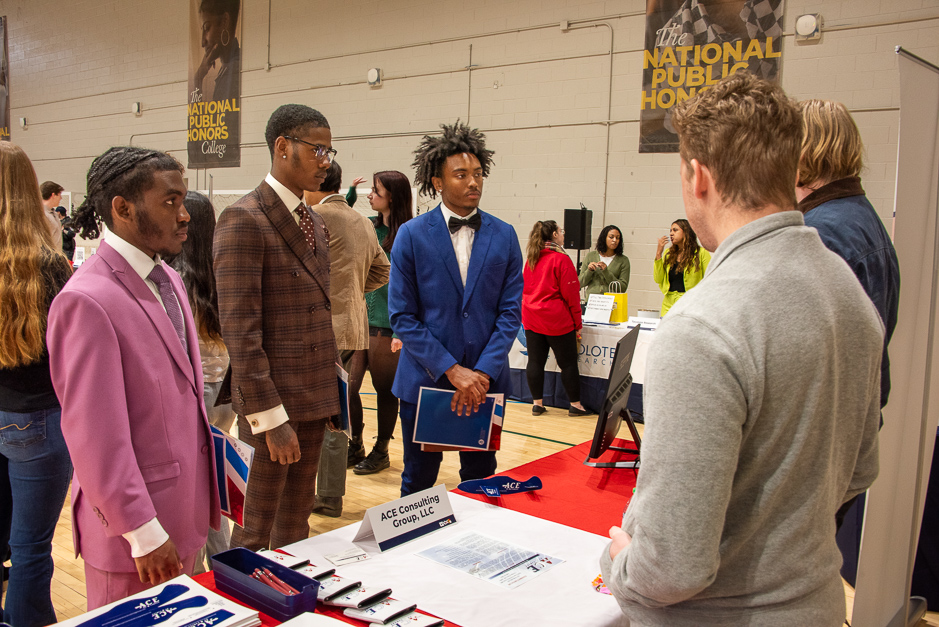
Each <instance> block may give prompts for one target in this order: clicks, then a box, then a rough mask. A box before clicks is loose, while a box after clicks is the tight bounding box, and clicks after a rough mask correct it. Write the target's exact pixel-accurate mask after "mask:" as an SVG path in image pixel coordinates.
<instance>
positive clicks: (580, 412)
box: [567, 405, 590, 416]
mask: <svg viewBox="0 0 939 627" xmlns="http://www.w3.org/2000/svg"><path fill="white" fill-rule="evenodd" d="M567 415H568V416H589V415H590V412H589V411H587V410H586V409H578V408H577V407H574V406H573V405H571V408H570V409H569V410H567Z"/></svg>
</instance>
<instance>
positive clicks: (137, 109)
mask: <svg viewBox="0 0 939 627" xmlns="http://www.w3.org/2000/svg"><path fill="white" fill-rule="evenodd" d="M130 112H131V113H133V114H134V115H140V103H139V102H132V103H131V105H130Z"/></svg>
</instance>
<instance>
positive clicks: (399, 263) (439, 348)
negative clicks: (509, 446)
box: [388, 122, 522, 496]
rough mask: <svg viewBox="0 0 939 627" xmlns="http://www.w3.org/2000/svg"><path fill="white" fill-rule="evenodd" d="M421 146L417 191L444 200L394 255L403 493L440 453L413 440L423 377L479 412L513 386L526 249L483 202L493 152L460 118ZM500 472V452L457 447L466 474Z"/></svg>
mask: <svg viewBox="0 0 939 627" xmlns="http://www.w3.org/2000/svg"><path fill="white" fill-rule="evenodd" d="M441 129H442V130H443V134H442V135H440V136H437V137H431V136H425V137H424V139H423V140H422V141H421V144H420V146H418V148H417V150H415V151H414V154H415V155H416V156H415V159H414V167H415V168H416V170H417V174H416V178H415V182H416V183H418V185H419V189H420V192H421V193H422V194H426V195H429V196H430V197H431V198H435V197H436V196H437V194H440V199H441V202H440V204H439V205H438V206H437V207H436V208H435V209H434V210H432V211H430V212H428V213H426V214H424V215H421V216H418V217H417V218H415V219H414V220H410V221H408V222H406V223H405V224H404V225H402V226H401V228H400V230H399V231H398V234H397V237H396V238H395V245H394V251H393V252H392V257H391V281H390V283H389V292H388V309H389V313H390V316H391V326H392V328H393V329H394V331H395V334H396V335H397V336H398V338H400V339H401V341H402V342H403V343H404V348H403V349H402V352H401V358H400V361H399V363H398V371H397V374H396V376H395V381H394V385H393V386H392V391H393V392H394V394H395V396H397V397H398V398H399V399H400V400H401V409H400V415H401V431H402V434H403V436H404V472H403V473H402V475H401V495H402V496H407V495H408V494H413V493H414V492H419V491H421V490H425V489H427V488H430V487H433V485H434V483H435V481H436V480H437V471H438V470H439V468H440V461H441V459H442V458H443V454H442V453H425V452H423V451H421V445H420V444H415V443H414V442H413V441H412V436H413V434H414V421H415V417H416V414H417V398H418V393H419V391H420V388H421V386H426V387H434V388H445V389H452V390H454V393H453V401H452V403H451V407H452V408H453V409H455V410H457V411H458V412H459V413H462V412H469V411H475V410H476V409H478V407H479V404H480V403H481V402H482V401H483V400H484V399H485V397H486V394H487V393H493V394H498V393H506V392H508V389H509V360H508V354H509V348H510V347H511V345H512V341H513V339H514V338H515V334H516V333H517V332H518V328H519V324H520V322H521V299H522V254H521V250H520V248H519V245H518V237H517V236H516V234H515V230H514V229H513V228H512V227H511V226H509V225H508V224H506V223H505V222H503V221H502V220H499V219H498V218H495V217H493V216H491V215H489V214H488V213H483V212H482V211H480V210H479V208H478V206H479V199H480V197H481V196H482V191H483V179H484V178H486V176H488V175H489V168H490V166H491V165H492V155H493V154H494V153H493V151H491V150H487V149H486V143H485V140H486V138H485V136H484V135H483V134H482V133H480V132H479V131H478V130H476V129H471V128H469V127H468V126H467V125H465V124H460V123H459V122H457V123H456V124H453V125H446V124H444V125H442V126H441ZM495 471H496V454H495V452H494V451H473V452H461V453H460V478H461V479H462V480H463V481H466V480H469V479H481V478H483V477H488V476H489V475H492V474H494V473H495Z"/></svg>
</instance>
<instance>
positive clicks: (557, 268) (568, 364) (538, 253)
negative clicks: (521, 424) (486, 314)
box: [522, 220, 588, 416]
mask: <svg viewBox="0 0 939 627" xmlns="http://www.w3.org/2000/svg"><path fill="white" fill-rule="evenodd" d="M563 241H564V232H563V231H562V230H561V229H560V228H558V223H557V222H555V221H554V220H545V221H543V222H535V226H534V227H533V228H532V230H531V235H530V236H529V238H528V249H527V254H526V260H525V270H524V273H523V274H524V278H525V291H524V293H523V295H522V326H523V327H525V339H526V343H527V345H528V368H527V369H526V372H525V374H526V375H527V377H528V389H529V390H531V396H532V398H533V399H534V401H533V402H534V405H533V406H532V408H531V413H532V414H534V415H536V416H538V415H540V414H543V413H545V411H546V410H545V408H544V403H543V396H544V367H545V363H547V361H548V348H550V349H551V350H553V351H554V357H555V359H557V362H558V366H559V367H560V368H561V383H562V384H563V385H564V391H565V392H567V397H568V398H569V399H570V401H571V408H570V410H569V412H568V414H569V415H571V416H585V415H586V414H587V413H588V412H587V410H586V409H584V406H583V405H581V404H580V372H579V371H578V369H577V340H578V339H579V338H580V328H581V319H580V281H579V280H578V278H577V271H576V270H575V269H574V262H572V261H571V258H570V257H568V256H567V253H565V252H564V249H563V248H562V247H561V243H562V242H563Z"/></svg>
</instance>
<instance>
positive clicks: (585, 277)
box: [580, 224, 629, 298]
mask: <svg viewBox="0 0 939 627" xmlns="http://www.w3.org/2000/svg"><path fill="white" fill-rule="evenodd" d="M613 281H619V282H620V288H619V289H618V290H615V291H620V292H625V291H626V288H627V287H628V286H629V257H627V256H626V255H624V254H623V234H622V231H620V230H619V227H616V226H613V225H612V224H610V225H608V226H605V227H603V230H602V231H600V237H598V238H597V247H596V249H594V250H591V251H590V252H589V253H587V256H586V257H584V261H583V263H582V264H581V265H580V286H581V287H582V288H587V290H586V291H587V295H586V298H590V295H591V294H604V293H606V292H609V291H611V290H610V283H612V282H613Z"/></svg>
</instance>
